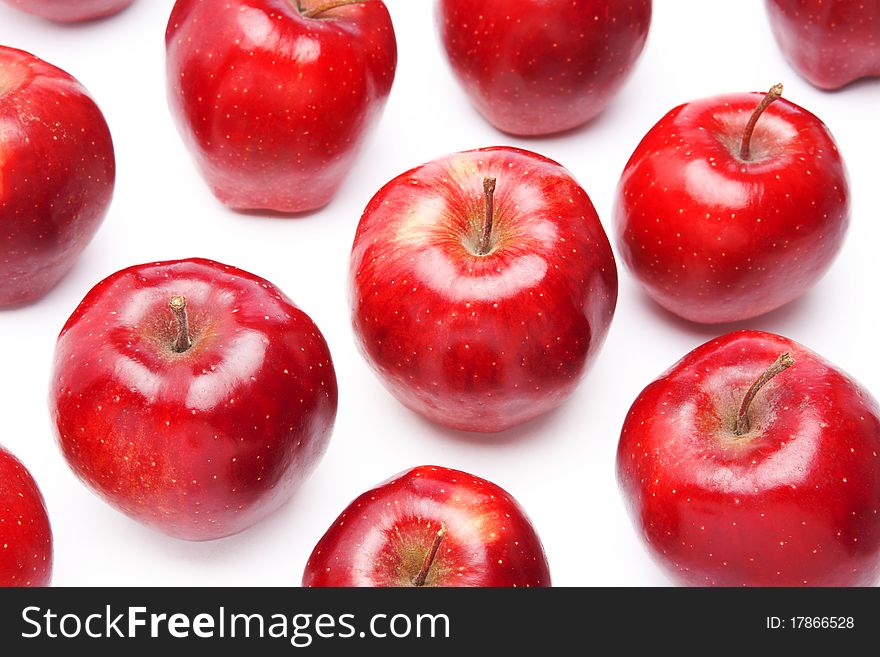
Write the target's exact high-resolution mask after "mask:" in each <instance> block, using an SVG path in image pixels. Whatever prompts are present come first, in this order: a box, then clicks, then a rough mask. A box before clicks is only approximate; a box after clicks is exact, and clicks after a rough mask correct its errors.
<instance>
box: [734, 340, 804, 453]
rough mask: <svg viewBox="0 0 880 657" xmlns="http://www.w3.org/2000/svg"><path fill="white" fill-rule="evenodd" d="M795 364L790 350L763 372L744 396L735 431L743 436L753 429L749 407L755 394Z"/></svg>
mask: <svg viewBox="0 0 880 657" xmlns="http://www.w3.org/2000/svg"><path fill="white" fill-rule="evenodd" d="M792 365H794V358H793V357H792V355H791V354H790V353H788V352H785V353H784V354H782V355H781V356H780V357H779V358H777V359H776V361H775V362H774V363H773V364H772V365H771V366H770V367H768V368H767V369H766V370H764V371H763V372H762V373H761V376H759V377H758V378H757V380H756V381H755V382H754V383H753V384H752V387H751V388H749V390H748V392H746V396H745V397H744V398H743V401H742V405H741V406H740V407H739V415H738V416H737V418H736V426H735V427H734V429H733V433H734V434H735V435H737V436H743V435H745V434H747V433H748V432H749V431H751V423H750V422H749V407H750V406H751V405H752V401H754V399H755V395H757V394H758V392H759V391H760V390H761V388H763V387H764V386H765V385H766V384H767V382H768V381H770V379H772V378H773V377H775V376H776V375H777V374H780V373H782V372H784V371H785V370H787V369H788V368H789V367H791V366H792Z"/></svg>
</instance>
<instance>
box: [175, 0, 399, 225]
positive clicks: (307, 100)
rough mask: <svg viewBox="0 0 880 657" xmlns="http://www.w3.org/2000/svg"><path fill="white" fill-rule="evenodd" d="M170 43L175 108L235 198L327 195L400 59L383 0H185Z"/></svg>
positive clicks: (290, 207) (245, 205) (261, 205)
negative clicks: (330, 4) (334, 2)
mask: <svg viewBox="0 0 880 657" xmlns="http://www.w3.org/2000/svg"><path fill="white" fill-rule="evenodd" d="M324 4H326V0H324ZM302 6H303V8H304V9H305V10H309V9H310V8H312V9H314V8H316V7H319V6H322V0H302ZM165 43H166V48H167V74H168V94H169V102H170V105H171V111H172V114H173V116H174V118H175V119H176V122H177V125H178V128H179V129H180V132H181V134H182V136H183V138H184V141H185V142H186V145H187V147H188V148H189V150H190V152H191V153H192V154H193V155H194V157H195V160H196V164H197V165H198V167H199V169H200V170H201V173H202V175H203V177H204V178H205V180H206V181H207V182H208V184H209V185H210V187H211V190H212V191H213V193H214V195H215V196H216V197H217V198H218V199H219V200H220V201H221V202H223V203H224V204H225V205H227V206H229V207H230V208H233V209H236V210H271V211H276V212H283V213H301V212H308V211H312V210H317V209H318V208H321V207H323V206H324V205H326V204H327V203H329V202H330V200H331V199H332V198H333V196H334V195H335V194H336V192H337V190H338V188H339V187H340V185H341V184H342V182H343V180H344V178H345V176H346V174H347V173H348V171H349V169H351V167H352V166H353V164H354V161H355V158H356V156H357V153H358V151H359V148H360V145H361V143H362V142H363V140H364V138H365V137H366V135H367V134H368V133H369V132H370V131H372V128H373V126H374V124H376V123H377V122H378V120H379V118H380V116H381V114H382V110H383V109H384V106H385V101H386V100H387V98H388V95H389V93H390V92H391V85H392V83H393V81H394V74H395V70H396V67H397V42H396V40H395V36H394V28H393V26H392V24H391V18H390V16H389V14H388V9H387V8H386V7H385V4H384V3H383V2H381V0H366V1H364V2H358V3H355V4H350V5H345V6H342V7H338V8H336V9H332V10H330V11H326V12H324V13H322V14H320V15H318V16H316V17H315V18H308V17H306V16H305V15H303V14H301V13H300V11H298V10H297V8H296V4H295V3H294V2H292V1H290V0H229V1H228V2H216V1H215V0H178V1H177V2H176V3H175V5H174V9H173V11H172V13H171V18H170V20H169V22H168V30H167V32H166V35H165Z"/></svg>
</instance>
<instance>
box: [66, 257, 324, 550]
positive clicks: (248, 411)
mask: <svg viewBox="0 0 880 657" xmlns="http://www.w3.org/2000/svg"><path fill="white" fill-rule="evenodd" d="M174 295H184V296H185V297H186V298H187V306H188V312H189V326H190V335H191V336H192V347H191V348H190V349H189V350H187V351H185V352H183V353H177V352H175V351H174V349H173V344H174V336H175V335H176V331H177V329H176V326H177V324H176V322H175V320H174V316H173V315H172V314H171V312H170V310H169V307H168V302H169V299H170V298H171V297H172V296H174ZM336 406H337V388H336V375H335V372H334V369H333V363H332V360H331V358H330V352H329V351H328V349H327V344H326V343H325V341H324V338H323V336H322V335H321V332H320V331H319V330H318V328H317V327H316V326H315V324H314V323H313V322H312V320H311V319H309V317H308V316H307V315H306V314H305V313H303V312H302V311H301V310H299V309H298V308H297V307H296V306H294V305H293V304H292V302H291V301H290V300H289V299H288V298H287V297H286V296H284V294H283V293H281V292H280V291H279V290H278V289H277V288H275V287H274V286H273V285H272V284H271V283H269V282H267V281H265V280H263V279H262V278H259V277H257V276H254V275H253V274H249V273H247V272H245V271H242V270H240V269H236V268H234V267H229V266H227V265H222V264H219V263H216V262H212V261H210V260H201V259H191V260H180V261H174V262H165V263H153V264H146V265H139V266H135V267H130V268H128V269H124V270H122V271H120V272H117V273H115V274H113V275H112V276H110V277H109V278H107V279H105V280H104V281H102V282H100V283H98V285H96V286H95V287H94V288H93V289H92V290H91V292H89V293H88V295H86V297H85V299H84V300H83V301H82V303H81V304H80V305H79V307H78V308H77V309H76V311H75V312H74V313H73V315H72V316H71V318H70V319H69V320H68V322H67V324H66V325H65V327H64V329H63V330H62V331H61V335H60V337H59V338H58V344H57V347H56V350H55V365H54V372H53V374H52V383H51V390H50V407H51V412H52V418H53V421H54V422H53V423H54V425H55V428H56V431H57V437H58V440H59V442H60V445H61V449H62V451H63V453H64V456H65V458H66V459H67V461H68V463H69V464H70V466H71V468H72V469H73V470H74V472H75V473H76V474H77V475H78V476H79V477H80V478H81V479H82V480H83V481H84V482H85V483H86V484H87V485H88V486H90V487H91V488H92V489H93V490H95V491H96V492H98V493H99V494H101V495H102V496H103V497H104V498H105V499H106V500H107V501H108V502H109V503H110V504H112V505H113V506H115V507H116V508H117V509H119V510H121V511H123V512H124V513H126V514H128V515H129V516H131V517H132V518H134V519H135V520H138V521H140V522H142V523H144V524H146V525H149V526H151V527H154V528H156V529H158V530H160V531H163V532H165V533H166V534H169V535H171V536H176V537H179V538H184V539H190V540H208V539H214V538H220V537H222V536H227V535H230V534H234V533H236V532H240V531H242V530H244V529H246V528H248V527H249V526H251V525H253V524H254V523H256V522H257V521H259V520H260V519H262V518H263V517H265V516H266V515H268V514H270V513H271V512H273V511H275V510H276V509H277V508H279V507H280V506H281V505H282V504H284V503H285V502H286V501H287V500H288V499H289V498H290V496H291V495H292V493H293V491H294V490H295V489H296V488H297V487H298V486H299V484H300V483H301V482H302V481H303V480H304V479H305V478H306V477H307V476H308V475H309V474H310V473H311V471H312V470H313V468H314V467H315V465H316V464H317V462H318V461H319V459H320V458H321V456H322V454H323V453H324V451H325V449H326V446H327V442H328V440H329V437H330V433H331V431H332V427H333V423H334V420H335V417H336Z"/></svg>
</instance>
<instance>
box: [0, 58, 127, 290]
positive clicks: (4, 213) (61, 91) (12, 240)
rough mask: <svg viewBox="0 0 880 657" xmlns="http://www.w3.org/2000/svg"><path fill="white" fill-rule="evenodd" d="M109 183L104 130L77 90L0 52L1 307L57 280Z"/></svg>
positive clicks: (78, 249) (57, 72) (105, 198)
mask: <svg viewBox="0 0 880 657" xmlns="http://www.w3.org/2000/svg"><path fill="white" fill-rule="evenodd" d="M115 176H116V161H115V158H114V156H113V142H112V141H111V139H110V130H109V129H108V128H107V123H106V122H105V121H104V116H103V115H102V114H101V110H99V109H98V106H97V105H95V103H94V101H93V100H92V99H91V97H90V96H89V94H88V92H87V91H86V90H85V89H84V88H83V87H82V85H80V84H79V82H77V81H76V80H74V79H73V78H72V77H71V76H70V75H68V74H67V73H65V72H64V71H62V70H61V69H59V68H56V67H54V66H52V65H51V64H47V63H46V62H44V61H42V60H40V59H37V58H36V57H34V56H33V55H31V54H29V53H26V52H23V51H21V50H15V49H13V48H6V47H3V46H0V307H5V306H15V305H19V304H23V303H28V302H31V301H34V300H36V299H38V298H40V297H42V296H43V295H45V294H46V293H47V292H48V291H49V290H50V289H51V288H52V287H54V286H55V284H56V283H58V281H59V280H61V278H62V277H63V276H64V274H66V273H67V271H68V270H69V269H70V268H71V267H72V266H73V263H74V261H75V260H76V258H77V257H78V256H79V254H80V253H82V251H83V249H85V248H86V245H87V244H88V243H89V242H90V241H91V239H92V237H93V236H94V235H95V233H96V232H97V230H98V227H99V226H100V225H101V221H102V220H103V219H104V215H105V214H106V213H107V208H108V206H109V205H110V199H111V197H112V196H113V185H114V181H115Z"/></svg>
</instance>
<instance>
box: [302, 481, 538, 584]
mask: <svg viewBox="0 0 880 657" xmlns="http://www.w3.org/2000/svg"><path fill="white" fill-rule="evenodd" d="M302 583H303V586H385V587H388V586H400V587H404V586H416V587H419V586H447V587H448V586H483V587H488V586H495V587H498V586H550V569H549V568H548V566H547V558H546V557H545V556H544V548H543V547H542V546H541V540H540V539H539V538H538V535H537V534H536V533H535V529H534V527H532V523H531V522H529V519H528V518H527V517H526V515H525V512H524V511H523V510H522V508H521V507H520V505H519V504H517V503H516V500H514V499H513V498H512V497H511V496H510V494H509V493H507V492H506V491H504V490H503V489H501V488H499V487H498V486H496V485H495V484H493V483H491V482H488V481H486V480H485V479H480V478H479V477H475V476H474V475H470V474H467V473H466V472H459V471H458V470H450V469H448V468H439V467H434V466H421V467H418V468H413V469H412V470H407V471H406V472H402V473H401V474H399V475H397V476H396V477H393V478H392V479H389V480H388V481H386V482H384V483H382V484H380V485H379V486H377V487H376V488H374V489H373V490H370V491H367V492H366V493H364V494H363V495H361V496H360V497H359V498H357V499H356V500H355V501H354V502H352V503H351V504H349V505H348V508H346V509H345V511H343V512H342V515H340V516H339V517H338V518H337V519H336V521H335V522H334V523H333V526H332V527H330V529H329V530H327V533H326V534H324V536H323V538H322V539H321V540H320V541H319V542H318V545H317V546H316V547H315V549H314V551H313V552H312V556H311V557H310V558H309V562H308V563H307V564H306V569H305V573H304V574H303V582H302Z"/></svg>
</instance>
